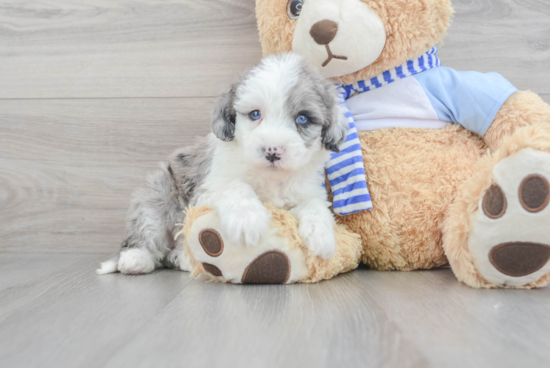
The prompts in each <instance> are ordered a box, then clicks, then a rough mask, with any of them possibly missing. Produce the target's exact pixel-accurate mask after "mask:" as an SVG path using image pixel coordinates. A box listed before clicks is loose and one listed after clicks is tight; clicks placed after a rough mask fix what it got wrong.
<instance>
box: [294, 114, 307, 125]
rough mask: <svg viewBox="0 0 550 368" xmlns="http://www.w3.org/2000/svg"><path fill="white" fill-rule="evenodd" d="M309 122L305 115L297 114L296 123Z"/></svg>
mask: <svg viewBox="0 0 550 368" xmlns="http://www.w3.org/2000/svg"><path fill="white" fill-rule="evenodd" d="M308 122H309V118H308V117H307V116H305V115H302V114H300V115H298V117H297V118H296V124H299V125H306V124H307V123H308Z"/></svg>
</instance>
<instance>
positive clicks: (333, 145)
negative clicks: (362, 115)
mask: <svg viewBox="0 0 550 368" xmlns="http://www.w3.org/2000/svg"><path fill="white" fill-rule="evenodd" d="M332 110H333V111H332V114H331V115H332V116H331V117H330V118H329V119H327V120H326V121H325V123H324V125H323V132H322V139H323V144H324V145H325V148H326V149H327V150H329V151H333V152H337V153H338V152H340V146H341V145H342V143H344V142H345V141H346V132H347V130H348V125H349V124H348V120H347V119H346V117H345V116H344V112H343V111H342V110H341V109H340V107H339V106H338V105H336V106H334V108H333V109H332Z"/></svg>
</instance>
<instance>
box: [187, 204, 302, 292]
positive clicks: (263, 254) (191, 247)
mask: <svg viewBox="0 0 550 368" xmlns="http://www.w3.org/2000/svg"><path fill="white" fill-rule="evenodd" d="M197 211H200V210H198V209H191V210H190V211H189V212H188V215H187V216H188V218H187V220H186V221H188V222H189V225H190V227H189V228H188V230H187V231H186V232H185V236H186V246H187V247H188V248H187V249H186V253H188V254H189V255H190V256H191V257H192V259H193V261H192V262H191V263H193V264H192V266H194V274H206V275H208V276H210V277H212V278H213V279H215V280H217V281H225V282H231V283H235V284H240V283H243V284H286V283H293V282H297V281H299V280H301V279H303V278H305V277H306V276H307V274H308V271H307V268H306V260H305V256H304V253H303V251H302V249H301V248H300V247H299V246H296V245H295V244H292V241H290V240H289V239H286V238H284V237H281V236H280V235H279V234H278V232H277V230H276V229H274V228H271V229H270V230H269V231H268V232H267V233H266V234H265V235H264V236H263V237H262V238H261V239H260V241H259V243H258V244H257V245H255V246H252V247H250V246H242V245H239V244H235V243H232V242H231V240H230V238H229V237H227V236H225V235H224V233H223V230H222V228H221V225H220V217H219V215H218V213H217V212H216V211H211V210H210V211H203V212H202V213H200V212H198V213H197ZM191 223H192V224H191Z"/></svg>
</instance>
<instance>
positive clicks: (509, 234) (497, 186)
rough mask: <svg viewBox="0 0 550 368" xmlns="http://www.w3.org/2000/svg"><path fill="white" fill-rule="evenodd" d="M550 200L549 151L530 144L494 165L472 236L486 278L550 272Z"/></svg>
mask: <svg viewBox="0 0 550 368" xmlns="http://www.w3.org/2000/svg"><path fill="white" fill-rule="evenodd" d="M549 203H550V153H547V152H542V151H537V150H534V149H531V148H527V149H523V150H521V151H519V152H517V153H516V154H514V155H512V156H509V157H507V158H505V159H503V160H502V161H500V162H499V163H498V164H496V165H495V167H494V168H493V185H492V186H491V187H490V188H489V189H488V190H487V191H486V192H485V194H484V195H483V197H482V198H481V200H480V203H479V211H477V212H476V213H475V214H474V216H473V218H472V231H471V233H470V236H469V240H468V248H469V249H470V251H471V252H472V254H473V255H474V258H475V262H476V266H477V269H478V271H479V273H480V274H481V275H482V276H483V277H484V278H485V279H486V280H488V281H489V282H491V283H494V284H496V285H500V286H507V287H522V286H526V285H529V284H532V283H535V282H536V281H538V280H539V279H541V278H542V277H544V276H545V275H547V274H548V273H549V272H550V262H549V260H550V205H549Z"/></svg>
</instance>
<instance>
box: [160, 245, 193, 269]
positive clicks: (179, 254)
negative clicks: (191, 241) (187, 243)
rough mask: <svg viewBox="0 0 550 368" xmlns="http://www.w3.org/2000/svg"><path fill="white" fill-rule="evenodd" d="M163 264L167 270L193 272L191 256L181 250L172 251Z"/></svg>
mask: <svg viewBox="0 0 550 368" xmlns="http://www.w3.org/2000/svg"><path fill="white" fill-rule="evenodd" d="M163 263H164V267H166V268H171V269H174V270H181V271H187V272H191V264H190V262H189V256H186V255H185V252H184V251H183V250H181V249H180V248H177V249H173V250H171V251H170V253H168V254H167V255H166V257H165V258H164V261H163Z"/></svg>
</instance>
